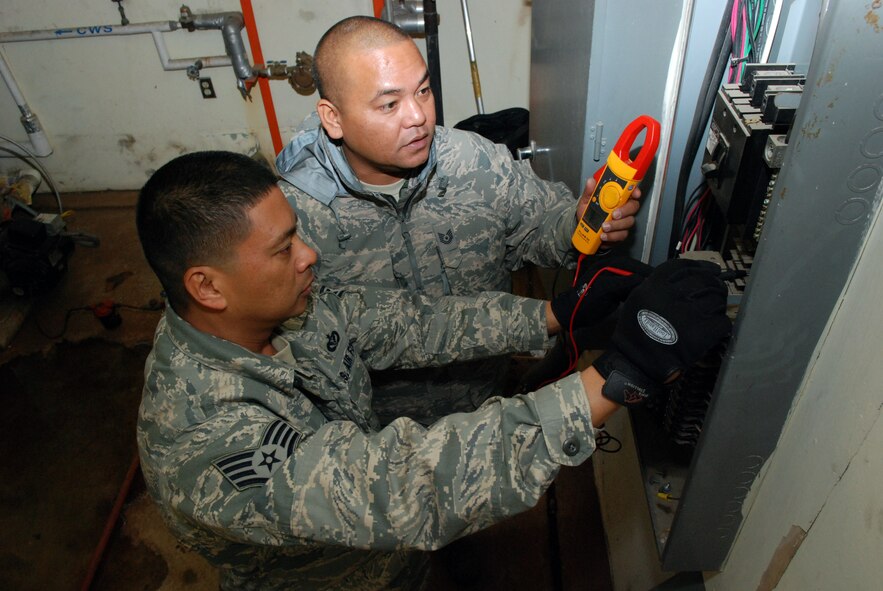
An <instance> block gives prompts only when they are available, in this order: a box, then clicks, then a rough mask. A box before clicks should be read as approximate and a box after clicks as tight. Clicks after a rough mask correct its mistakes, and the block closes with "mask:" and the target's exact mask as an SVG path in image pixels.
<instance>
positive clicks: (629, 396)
mask: <svg viewBox="0 0 883 591" xmlns="http://www.w3.org/2000/svg"><path fill="white" fill-rule="evenodd" d="M720 273H721V269H720V267H719V266H718V265H716V264H714V263H709V262H706V261H696V260H691V259H674V260H671V261H667V262H665V263H663V264H661V265H659V267H657V268H656V270H654V271H653V273H652V274H651V275H650V276H649V277H648V278H647V279H645V280H644V281H643V282H642V283H641V285H639V286H638V287H636V288H635V289H634V290H633V291H632V293H631V294H630V295H629V297H628V298H627V299H626V301H625V303H624V304H623V309H622V312H621V314H620V318H619V322H618V323H617V325H616V329H615V330H614V332H613V338H612V345H611V347H610V348H609V349H608V350H607V351H605V352H604V353H603V354H602V355H601V356H600V357H599V358H598V359H597V360H596V361H595V363H593V365H594V367H595V369H597V370H598V373H600V374H601V376H603V377H604V378H606V379H607V382H606V383H605V384H604V388H603V390H602V394H603V395H604V396H605V397H607V398H609V399H610V400H613V401H614V402H618V403H620V404H637V403H640V402H642V401H643V400H644V399H646V398H647V397H648V396H652V395H654V394H655V393H656V392H657V391H658V390H659V389H660V387H661V384H662V383H664V382H665V381H666V380H668V379H669V378H671V377H672V376H673V375H674V374H676V373H678V372H680V371H683V370H685V369H687V368H688V367H690V366H691V365H693V364H694V363H696V362H697V361H699V360H700V359H701V358H702V357H703V356H705V354H706V353H708V351H709V350H711V349H712V348H713V347H714V346H715V345H717V344H718V343H720V342H721V341H722V340H723V339H724V338H726V337H727V336H728V335H729V334H730V330H731V328H732V326H731V323H730V319H729V318H727V315H726V309H727V288H726V286H725V285H724V283H723V281H721V279H720Z"/></svg>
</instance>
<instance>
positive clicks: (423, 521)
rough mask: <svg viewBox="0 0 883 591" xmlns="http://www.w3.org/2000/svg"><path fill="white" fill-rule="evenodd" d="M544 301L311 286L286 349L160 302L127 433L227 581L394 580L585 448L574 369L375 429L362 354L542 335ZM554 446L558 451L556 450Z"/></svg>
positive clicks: (590, 435) (250, 584)
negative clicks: (261, 350)
mask: <svg viewBox="0 0 883 591" xmlns="http://www.w3.org/2000/svg"><path fill="white" fill-rule="evenodd" d="M546 340H547V339H546V338H545V321H544V315H543V312H542V302H537V301H536V300H526V299H523V298H517V297H515V296H511V295H507V294H487V295H483V296H481V297H479V298H476V299H475V300H472V299H465V298H443V299H442V300H441V301H430V300H429V299H428V298H425V297H420V296H413V297H412V296H410V295H408V294H406V293H404V292H399V291H388V290H361V289H356V288H353V289H348V290H341V291H339V292H334V293H332V292H331V291H329V290H327V289H322V290H320V291H319V293H318V294H316V295H315V296H314V297H313V298H312V301H311V304H310V308H309V309H308V311H307V312H306V313H305V314H304V315H302V316H300V317H298V318H296V319H292V320H290V321H289V322H287V323H286V324H284V325H282V326H281V327H280V328H279V329H277V331H276V334H275V336H274V345H275V346H276V348H277V349H279V350H285V349H288V348H290V352H291V355H292V356H293V359H294V362H293V363H285V362H282V361H280V360H278V359H277V358H276V357H269V356H264V355H258V354H254V353H251V352H249V351H247V350H246V349H244V348H241V347H239V346H238V345H235V344H233V343H231V342H228V341H225V340H222V339H219V338H216V337H213V336H210V335H207V334H205V333H202V332H200V331H198V330H197V329H195V328H194V327H193V326H191V325H190V324H189V323H187V322H185V321H184V320H182V319H181V318H180V317H178V316H177V315H176V314H175V313H174V311H173V310H171V309H170V308H169V309H167V310H166V313H165V316H164V317H163V319H162V320H161V321H160V323H159V325H158V327H157V331H156V336H155V339H154V346H153V350H152V351H151V354H150V356H149V357H148V360H147V364H146V367H145V386H144V395H143V398H142V403H141V408H140V412H139V420H138V434H137V435H138V446H139V450H140V455H141V465H142V470H143V472H144V476H145V481H146V482H147V487H148V490H149V491H150V493H151V494H152V495H153V497H154V498H155V499H156V500H157V501H158V504H159V505H160V508H161V511H162V513H163V516H164V518H165V520H166V521H167V523H168V524H169V525H170V527H171V528H172V530H173V531H174V532H175V534H176V536H177V537H178V538H179V540H180V541H181V542H182V543H184V544H185V545H186V546H188V547H190V548H193V549H196V550H197V551H199V552H200V553H201V554H203V555H204V556H205V557H206V558H207V559H208V560H209V561H211V562H212V563H214V564H216V565H217V566H218V567H219V568H220V569H221V577H222V586H223V588H226V589H262V590H266V589H283V588H286V589H289V588H297V589H347V590H357V591H358V590H360V589H387V588H397V589H404V588H408V587H409V585H410V586H414V585H418V584H419V582H420V572H419V570H420V565H421V564H424V563H425V560H424V559H425V555H424V554H423V553H422V552H416V550H431V549H435V548H439V547H440V546H443V545H444V544H446V543H448V542H450V541H451V540H453V539H456V538H458V537H460V536H463V535H465V534H468V533H471V532H474V531H476V530H479V529H481V528H484V527H487V526H489V525H490V524H492V523H494V522H497V521H499V520H501V519H503V518H504V517H506V516H508V515H512V514H514V513H518V512H520V511H523V510H525V509H527V508H529V507H531V506H533V505H534V504H535V503H536V502H537V500H538V499H539V497H540V496H541V495H542V494H543V492H544V491H545V489H546V488H547V487H548V485H549V484H550V482H551V481H552V479H553V478H554V476H555V475H556V473H557V470H558V468H559V466H561V465H575V464H578V463H580V462H582V461H584V460H585V459H586V458H587V457H588V456H589V455H590V454H591V453H592V451H593V450H594V432H593V429H592V427H591V417H590V411H589V408H588V404H587V399H586V396H585V393H584V390H583V387H582V384H581V382H580V380H579V377H578V376H570V377H568V378H565V379H564V380H561V381H560V382H557V383H555V384H552V385H550V386H547V387H545V388H543V389H542V390H540V391H538V392H536V393H532V394H528V395H524V396H517V397H514V398H510V399H502V398H493V399H491V400H489V401H488V402H487V403H486V404H485V405H484V406H482V407H481V408H480V409H478V410H477V411H475V412H474V413H470V414H457V415H452V416H449V417H446V418H445V419H442V420H440V421H439V422H438V423H436V424H434V425H432V426H431V427H430V428H428V429H427V428H424V427H422V426H421V425H419V424H417V423H415V422H413V421H410V420H408V419H404V418H402V419H398V420H396V421H394V422H393V423H392V424H391V425H389V426H388V427H386V428H384V429H383V430H378V428H377V422H376V418H375V417H374V415H373V413H372V411H371V404H370V403H371V387H370V383H369V377H368V369H369V368H383V367H389V366H393V365H398V366H402V367H413V366H415V365H425V364H432V363H434V364H438V363H445V362H449V361H452V360H456V359H459V358H463V357H472V356H478V355H487V354H489V353H502V352H508V351H518V350H522V349H526V348H536V347H541V346H544V344H545V343H546ZM565 450H566V451H565Z"/></svg>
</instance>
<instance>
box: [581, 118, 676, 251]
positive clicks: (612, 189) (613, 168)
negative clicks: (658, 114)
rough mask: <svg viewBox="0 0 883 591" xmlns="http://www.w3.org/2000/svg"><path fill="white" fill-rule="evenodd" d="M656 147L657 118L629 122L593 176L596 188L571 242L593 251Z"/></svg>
mask: <svg viewBox="0 0 883 591" xmlns="http://www.w3.org/2000/svg"><path fill="white" fill-rule="evenodd" d="M643 130H646V133H645V134H644V145H643V146H641V150H640V152H639V153H638V155H637V156H636V157H635V159H634V160H632V159H631V158H630V157H629V153H630V151H631V149H632V144H633V143H634V142H635V139H636V138H637V137H638V134H639V133H641V131H643ZM658 147H659V122H658V121H656V120H655V119H653V118H652V117H650V116H648V115H641V116H640V117H638V118H637V119H635V120H634V121H632V122H631V123H629V125H628V127H626V128H625V130H624V131H623V132H622V135H621V136H619V139H618V140H617V141H616V145H614V146H613V150H611V151H610V156H608V157H607V163H606V164H605V165H604V166H602V167H601V168H600V169H599V170H598V172H596V173H595V175H594V177H595V180H596V181H597V184H596V185H595V191H594V192H593V193H592V196H591V198H590V199H589V206H588V207H587V208H586V210H585V211H584V212H583V215H582V218H580V220H579V223H578V224H577V225H576V232H574V233H573V239H572V241H573V246H574V247H575V248H576V249H577V250H578V251H580V252H581V253H583V254H595V253H596V252H597V251H598V248H599V247H600V246H601V233H602V229H601V227H602V226H603V224H604V222H606V221H607V220H609V219H610V218H611V216H612V215H613V210H615V209H616V208H617V207H622V206H623V205H624V204H625V202H626V201H628V200H629V197H631V194H632V191H634V190H635V187H637V186H638V183H640V182H641V179H643V178H644V174H645V173H646V172H647V169H648V168H649V167H650V162H651V161H652V160H653V157H654V156H655V155H656V149H657V148H658Z"/></svg>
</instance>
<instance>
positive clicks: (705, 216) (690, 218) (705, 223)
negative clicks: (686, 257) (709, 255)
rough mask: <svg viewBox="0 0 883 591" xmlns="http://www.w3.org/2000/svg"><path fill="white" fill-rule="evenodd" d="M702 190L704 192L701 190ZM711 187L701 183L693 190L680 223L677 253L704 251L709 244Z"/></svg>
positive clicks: (710, 233)
mask: <svg viewBox="0 0 883 591" xmlns="http://www.w3.org/2000/svg"><path fill="white" fill-rule="evenodd" d="M703 189H704V190H703ZM712 201H713V199H712V197H711V187H709V186H708V185H707V184H706V183H702V184H701V185H699V186H698V187H696V189H694V190H693V193H692V195H690V199H689V200H688V201H687V204H686V210H687V214H686V215H685V216H684V220H683V222H682V223H681V228H682V230H681V238H680V240H679V241H678V252H679V253H685V252H687V251H690V250H706V249H707V248H708V247H709V246H710V244H711V235H712V232H711V229H712V219H711V203H712Z"/></svg>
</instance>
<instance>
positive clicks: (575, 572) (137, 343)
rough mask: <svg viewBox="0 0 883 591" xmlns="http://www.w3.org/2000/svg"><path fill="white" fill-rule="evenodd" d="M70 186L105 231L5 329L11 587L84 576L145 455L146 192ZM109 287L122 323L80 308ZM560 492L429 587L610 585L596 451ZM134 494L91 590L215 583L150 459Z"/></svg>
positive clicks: (14, 304) (1, 535) (458, 554)
mask: <svg viewBox="0 0 883 591" xmlns="http://www.w3.org/2000/svg"><path fill="white" fill-rule="evenodd" d="M62 198H63V202H64V206H65V209H67V210H72V211H73V212H74V213H73V215H72V216H70V217H69V218H67V224H68V230H69V231H72V232H82V233H86V234H91V235H94V236H97V237H98V238H99V239H100V245H99V246H98V247H95V248H88V247H84V246H77V248H76V249H75V251H74V253H73V254H72V255H71V258H70V261H69V270H68V272H67V273H66V274H65V276H64V277H63V278H62V280H61V281H60V282H59V284H58V285H56V286H55V287H54V288H52V289H50V290H49V291H47V292H46V293H43V294H41V295H38V296H34V297H32V298H30V299H28V300H22V299H16V298H15V297H14V296H12V295H11V294H8V293H7V294H2V293H0V319H2V322H3V329H4V331H7V332H10V333H12V334H14V337H12V338H11V339H9V340H8V341H7V342H8V346H7V347H6V348H5V349H3V350H2V351H0V396H2V401H3V404H4V406H5V412H4V413H2V415H0V429H2V433H3V436H2V438H0V455H2V456H3V457H4V461H3V462H2V463H0V510H2V515H3V517H2V524H3V526H2V527H0V589H17V590H31V589H33V590H38V589H39V590H44V589H72V588H77V587H81V586H82V583H83V581H84V580H85V579H86V578H87V577H88V574H89V572H90V561H91V560H92V558H93V556H94V554H95V549H96V547H97V546H98V544H99V540H101V539H102V532H103V530H104V529H105V524H106V522H107V520H108V516H109V515H110V514H111V511H112V508H113V507H114V503H115V500H116V499H117V497H118V496H119V492H120V487H121V484H122V483H123V481H124V479H125V477H126V474H127V472H128V471H129V470H130V468H131V467H132V462H133V458H134V457H135V441H134V425H135V420H136V414H137V407H138V403H139V399H140V390H141V384H142V370H143V362H144V358H145V356H146V355H147V352H148V351H149V347H150V342H151V338H152V334H153V329H154V327H155V325H156V322H157V320H158V318H159V315H160V313H159V312H158V311H156V310H151V308H155V307H156V304H157V303H158V302H159V301H160V287H159V284H158V282H157V281H156V279H155V277H154V276H153V274H152V273H151V272H150V270H149V268H148V267H147V265H146V263H145V262H144V261H143V258H142V255H141V250H140V246H139V244H138V240H137V236H136V233H135V226H134V209H133V205H134V203H135V199H136V194H135V193H134V192H112V193H110V192H104V193H83V194H70V195H64V196H62ZM35 207H37V208H38V209H40V210H42V211H53V208H54V200H52V199H49V198H48V197H47V196H43V195H41V196H38V197H37V199H36V200H35ZM106 299H112V300H113V301H114V302H115V303H116V304H118V305H120V306H121V307H120V308H119V313H120V316H121V318H122V323H121V325H120V326H118V327H116V328H113V329H107V328H105V327H104V326H103V325H102V323H101V322H100V321H99V320H98V318H97V317H96V316H95V314H94V313H93V312H92V311H91V310H75V311H70V310H74V309H76V308H82V307H88V306H94V305H95V304H97V303H99V302H101V301H103V300H106ZM69 311H70V312H69ZM19 319H23V321H22V322H21V323H20V324H21V325H20V327H19V328H18V329H15V327H16V326H18V325H19V321H18V320H19ZM10 329H11V330H10ZM554 500H555V501H557V502H555V503H554V505H555V506H556V508H557V516H556V518H555V520H554V522H550V520H549V515H550V513H549V510H548V508H549V501H550V498H549V495H547V496H546V497H544V498H543V499H542V500H541V501H540V503H539V504H538V505H537V507H535V508H534V509H533V510H531V511H529V512H527V513H524V514H522V515H520V516H517V517H515V518H512V519H509V520H507V521H505V522H503V523H500V524H498V525H497V526H495V527H493V528H490V529H488V530H486V531H483V532H480V533H478V534H475V535H473V536H471V537H469V538H466V539H463V540H460V541H458V542H456V543H454V544H452V545H450V546H449V547H448V548H445V549H443V550H441V551H439V552H437V553H436V554H435V555H434V557H433V576H432V584H431V585H430V589H431V590H438V591H453V590H458V589H481V590H496V589H501V590H502V589H506V590H519V589H525V590H528V589H529V590H538V589H556V588H560V589H568V590H569V589H592V590H599V591H603V590H607V589H611V588H612V587H611V583H610V574H609V570H608V566H607V556H606V547H605V542H604V532H603V529H602V526H601V521H600V516H599V515H598V509H597V497H596V493H595V486H594V480H593V474H592V468H591V464H590V463H586V464H584V465H583V466H581V467H579V468H575V469H565V470H563V471H562V473H561V475H560V477H559V479H558V481H557V482H556V486H555V499H554ZM121 501H124V504H123V505H122V511H121V515H120V517H119V519H118V520H116V521H115V522H114V523H113V529H112V530H110V531H111V534H110V537H109V540H108V544H107V547H106V550H105V551H104V552H103V553H102V554H101V560H100V562H98V563H97V568H96V569H95V573H94V574H95V576H94V579H93V582H92V587H91V588H92V589H96V590H98V589H108V590H111V589H112V590H118V589H141V590H145V591H148V590H156V589H163V590H172V589H188V590H194V591H201V590H203V589H205V590H209V589H211V590H215V589H217V575H216V573H215V571H214V569H213V568H212V567H210V566H209V565H208V564H207V563H206V562H205V561H204V560H202V558H201V557H199V556H197V555H195V554H193V553H191V552H188V551H186V550H184V549H183V548H181V547H179V546H178V545H177V544H176V542H175V540H174V539H173V538H172V536H171V535H170V533H169V532H168V530H167V529H166V527H165V525H164V524H163V522H162V520H161V519H160V517H159V514H158V512H157V511H156V509H155V507H154V505H153V503H152V501H151V500H150V499H149V498H148V497H147V496H146V495H145V493H144V484H143V481H142V480H141V477H140V473H138V472H136V473H135V478H134V480H133V481H132V485H131V489H130V490H129V491H128V493H127V494H125V495H123V496H122V497H121ZM550 525H552V526H553V527H550ZM556 546H557V551H555V550H554V548H555V547H556ZM556 555H557V560H556V559H555V556H556ZM556 581H558V582H556Z"/></svg>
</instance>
